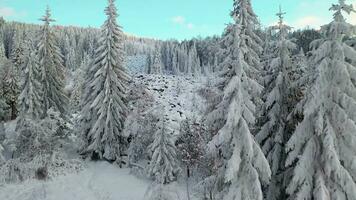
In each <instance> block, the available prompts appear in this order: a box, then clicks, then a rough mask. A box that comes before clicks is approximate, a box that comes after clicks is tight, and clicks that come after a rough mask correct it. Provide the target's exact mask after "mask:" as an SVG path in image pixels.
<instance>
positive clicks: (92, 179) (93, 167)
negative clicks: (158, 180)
mask: <svg viewBox="0 0 356 200" xmlns="http://www.w3.org/2000/svg"><path fill="white" fill-rule="evenodd" d="M150 187H152V183H151V181H149V180H146V179H139V178H137V177H136V176H134V175H132V174H130V169H128V168H123V169H120V168H119V167H118V166H116V165H112V164H110V163H108V162H88V163H87V168H86V169H85V170H83V171H81V172H80V173H78V174H71V175H67V176H62V177H58V178H56V179H54V180H49V181H46V182H41V181H37V180H30V181H27V182H24V183H21V184H12V185H5V186H3V187H2V186H0V199H1V200H141V199H143V198H144V197H145V195H146V194H147V193H148V192H149V188H150ZM166 188H167V189H166V190H167V191H168V192H169V193H171V196H173V197H174V198H175V199H172V200H180V199H182V197H183V196H184V187H183V186H182V185H181V184H177V183H173V184H170V185H168V186H166Z"/></svg>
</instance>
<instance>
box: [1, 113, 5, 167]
mask: <svg viewBox="0 0 356 200" xmlns="http://www.w3.org/2000/svg"><path fill="white" fill-rule="evenodd" d="M5 139H6V135H5V127H4V122H2V121H1V119H0V166H1V165H3V164H4V163H5V161H6V160H5V156H4V150H5V149H4V145H3V143H4V141H5Z"/></svg>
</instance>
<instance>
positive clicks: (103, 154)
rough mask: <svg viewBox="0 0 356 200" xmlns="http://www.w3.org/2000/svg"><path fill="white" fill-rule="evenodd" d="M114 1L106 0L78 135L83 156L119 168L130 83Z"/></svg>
mask: <svg viewBox="0 0 356 200" xmlns="http://www.w3.org/2000/svg"><path fill="white" fill-rule="evenodd" d="M114 3H115V1H114V0H108V4H109V5H108V7H107V8H106V9H105V13H106V15H107V17H108V18H107V20H106V21H105V23H104V25H103V26H102V30H101V38H100V40H99V48H98V49H97V51H96V54H95V57H94V62H93V63H92V65H91V66H90V69H89V70H88V73H87V76H88V77H87V78H86V81H85V82H86V83H85V86H86V88H85V92H84V96H83V109H82V112H81V119H80V124H79V126H80V128H79V130H80V132H81V135H82V137H83V140H84V143H85V144H84V146H83V148H82V154H84V155H85V156H89V157H91V158H92V159H98V158H99V159H107V160H111V161H115V160H116V161H117V162H118V163H119V164H120V165H121V160H120V159H121V156H122V155H123V153H124V148H125V147H126V145H127V144H126V143H127V139H126V137H125V136H124V135H123V134H122V130H123V128H124V121H125V118H126V116H127V110H128V109H127V100H126V90H127V84H128V80H129V76H128V74H127V73H126V72H125V69H124V66H123V61H124V52H123V33H122V31H121V29H120V27H119V26H118V24H117V22H116V18H117V9H116V7H115V4H114Z"/></svg>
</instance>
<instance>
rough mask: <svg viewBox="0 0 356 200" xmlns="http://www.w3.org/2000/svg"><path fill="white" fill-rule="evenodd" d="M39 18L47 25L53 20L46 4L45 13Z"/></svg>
mask: <svg viewBox="0 0 356 200" xmlns="http://www.w3.org/2000/svg"><path fill="white" fill-rule="evenodd" d="M40 20H41V21H43V22H45V25H48V26H49V24H50V23H51V22H54V21H55V20H54V19H52V18H51V9H50V8H49V6H47V8H46V14H45V15H44V16H43V17H42V18H41V19H40Z"/></svg>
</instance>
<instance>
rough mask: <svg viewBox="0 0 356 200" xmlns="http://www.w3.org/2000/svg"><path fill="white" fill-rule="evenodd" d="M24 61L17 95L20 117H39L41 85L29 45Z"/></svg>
mask: <svg viewBox="0 0 356 200" xmlns="http://www.w3.org/2000/svg"><path fill="white" fill-rule="evenodd" d="M27 54H28V55H27V58H26V59H25V63H24V83H23V85H22V91H21V94H20V96H19V99H18V101H19V108H20V109H19V111H20V116H21V117H29V118H31V119H39V118H40V117H41V116H42V115H43V112H44V110H43V100H42V97H43V95H42V93H43V90H42V85H41V82H40V78H41V77H40V76H41V72H40V70H39V66H38V61H37V57H36V51H35V50H34V48H33V47H32V45H30V47H29V49H28V52H27Z"/></svg>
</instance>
